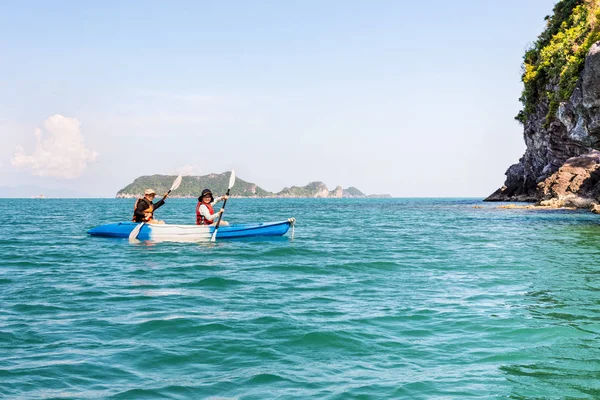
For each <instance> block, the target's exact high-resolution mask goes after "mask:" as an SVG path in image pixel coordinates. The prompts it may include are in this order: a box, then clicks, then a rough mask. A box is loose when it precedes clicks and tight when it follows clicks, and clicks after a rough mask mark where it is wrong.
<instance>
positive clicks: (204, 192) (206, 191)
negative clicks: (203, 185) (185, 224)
mask: <svg viewBox="0 0 600 400" xmlns="http://www.w3.org/2000/svg"><path fill="white" fill-rule="evenodd" d="M207 194H210V202H211V203H212V202H213V201H215V198H214V197H213V194H212V192H211V191H210V189H204V190H203V191H202V194H200V197H198V201H200V202H201V201H202V198H203V197H204V196H205V195H207Z"/></svg>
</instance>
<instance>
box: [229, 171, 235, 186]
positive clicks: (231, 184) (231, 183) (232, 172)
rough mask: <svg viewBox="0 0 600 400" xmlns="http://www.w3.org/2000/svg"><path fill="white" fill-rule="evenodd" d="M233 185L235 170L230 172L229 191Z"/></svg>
mask: <svg viewBox="0 0 600 400" xmlns="http://www.w3.org/2000/svg"><path fill="white" fill-rule="evenodd" d="M234 183H235V170H233V169H232V170H231V176H230V177H229V187H228V189H231V188H232V187H233V184H234Z"/></svg>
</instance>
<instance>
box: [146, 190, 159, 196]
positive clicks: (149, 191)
mask: <svg viewBox="0 0 600 400" xmlns="http://www.w3.org/2000/svg"><path fill="white" fill-rule="evenodd" d="M144 194H145V195H146V194H156V192H155V191H154V190H153V189H146V190H144Z"/></svg>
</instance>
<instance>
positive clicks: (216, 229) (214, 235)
mask: <svg viewBox="0 0 600 400" xmlns="http://www.w3.org/2000/svg"><path fill="white" fill-rule="evenodd" d="M234 183H235V171H234V170H231V176H230V177H229V187H228V188H227V193H226V196H227V197H229V191H230V190H231V188H232V187H233V184H234ZM225 204H227V199H225V201H224V202H223V207H221V210H223V212H225ZM222 217H223V213H220V214H219V220H218V221H217V225H216V226H215V230H214V232H213V234H212V237H211V238H210V241H211V242H214V241H215V240H216V239H217V231H218V230H219V225H220V224H221V218H222Z"/></svg>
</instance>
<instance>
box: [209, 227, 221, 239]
mask: <svg viewBox="0 0 600 400" xmlns="http://www.w3.org/2000/svg"><path fill="white" fill-rule="evenodd" d="M218 229H219V228H217V229H215V230H214V231H213V234H212V236H211V237H210V241H211V242H214V241H215V240H216V239H217V230H218Z"/></svg>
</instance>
